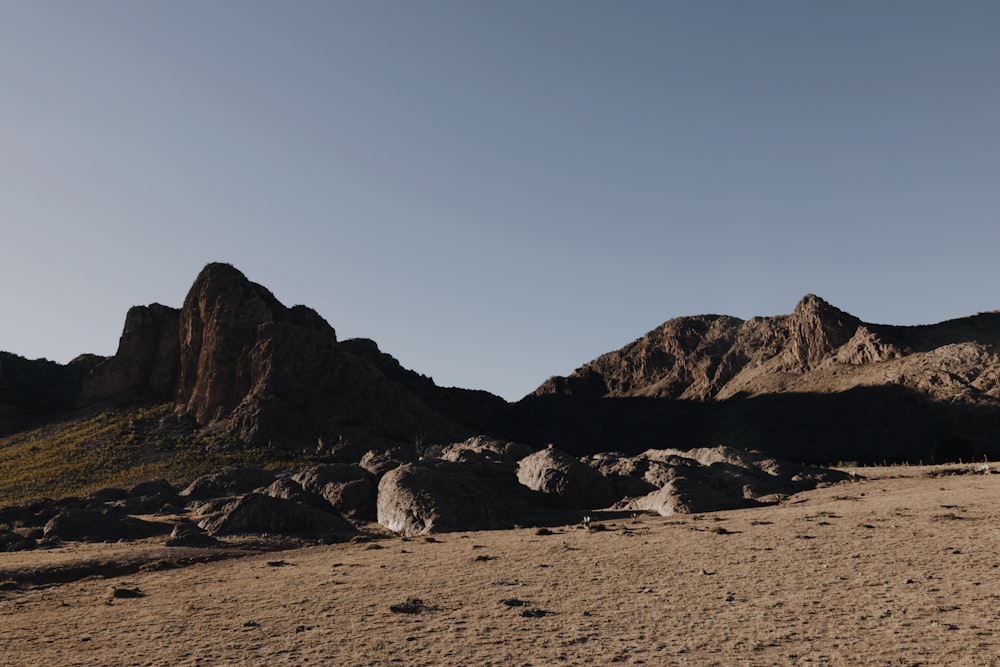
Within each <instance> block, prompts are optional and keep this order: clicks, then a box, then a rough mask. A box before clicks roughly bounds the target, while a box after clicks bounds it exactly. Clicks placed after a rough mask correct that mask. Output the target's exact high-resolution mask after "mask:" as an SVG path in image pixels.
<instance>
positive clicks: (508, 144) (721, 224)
mask: <svg viewBox="0 0 1000 667" xmlns="http://www.w3.org/2000/svg"><path fill="white" fill-rule="evenodd" d="M0 225H2V227H0V232H2V233H0V285H2V288H0V349H3V350H8V351H12V352H16V353H18V354H21V355H24V356H27V357H31V358H35V357H47V358H50V359H55V360H58V361H67V360H69V359H70V358H72V357H73V356H75V355H76V354H78V353H81V352H94V353H99V354H111V353H113V352H114V350H115V348H116V346H117V341H118V336H119V334H120V332H121V326H122V323H123V320H124V316H125V311H126V310H127V309H128V307H129V306H132V305H135V304H146V303H151V302H154V301H157V302H161V303H164V304H167V305H172V306H180V304H181V302H182V301H183V298H184V295H185V293H186V291H187V289H188V287H189V286H190V284H191V282H192V281H193V279H194V277H195V276H196V275H197V273H198V271H199V270H200V268H201V267H202V266H203V265H204V264H206V263H207V262H211V261H224V262H230V263H232V264H234V265H235V266H237V267H238V268H240V269H241V270H242V271H243V272H244V273H246V274H247V276H248V277H249V278H250V279H251V280H254V281H256V282H259V283H262V284H264V285H265V286H267V287H269V288H270V289H271V290H272V291H273V292H274V293H275V295H276V296H277V297H278V298H279V299H281V300H282V301H283V302H285V303H286V304H288V305H292V304H295V303H305V304H307V305H310V306H312V307H314V308H316V310H318V311H319V312H320V313H321V314H322V315H323V316H324V317H326V318H327V320H329V321H330V323H331V324H332V325H333V326H334V327H335V328H336V329H337V331H338V334H339V335H340V336H341V337H342V338H346V337H356V336H364V337H369V338H373V339H375V340H376V341H378V342H379V344H380V346H381V348H382V349H383V350H385V351H387V352H389V353H390V354H393V355H394V356H396V357H397V358H398V359H399V360H400V361H401V362H402V363H403V364H404V365H405V366H407V367H410V368H413V369H415V370H417V371H419V372H422V373H425V374H428V375H431V376H432V377H434V379H435V380H436V381H437V382H438V384H441V385H446V386H453V385H454V386H464V387H473V388H481V389H487V390H490V391H492V392H495V393H498V394H501V395H503V396H504V397H506V398H508V399H517V398H519V397H521V396H522V395H524V394H525V393H527V392H529V391H531V390H532V389H533V388H534V387H536V386H537V385H538V384H540V383H541V382H542V381H543V380H545V379H546V378H547V377H548V376H550V375H553V374H566V373H569V372H571V371H572V370H573V369H574V368H576V367H577V366H579V365H580V364H582V363H584V362H586V361H588V360H589V359H591V358H593V357H595V356H597V355H598V354H601V353H603V352H606V351H609V350H612V349H616V348H618V347H620V346H622V345H624V344H625V343H628V342H629V341H631V340H633V339H635V338H637V337H639V336H641V335H642V334H644V333H645V332H646V331H648V330H650V329H652V328H654V327H655V326H657V325H658V324H660V323H661V322H663V321H665V320H667V319H670V318H672V317H676V316H679V315H690V314H698V313H725V314H731V315H737V316H740V317H750V316H753V315H774V314H780V313H787V312H790V311H791V310H792V308H793V307H794V306H795V303H796V302H797V301H798V299H799V298H800V297H801V296H802V295H803V294H805V293H808V292H813V293H816V294H819V295H820V296H822V297H824V298H826V299H827V300H828V301H830V302H832V303H834V304H835V305H837V306H839V307H841V308H843V309H845V310H847V311H849V312H851V313H853V314H855V315H857V316H859V317H861V318H862V319H866V320H869V321H878V322H886V323H893V324H917V323H929V322H935V321H939V320H943V319H947V318H951V317H958V316H962V315H967V314H972V313H975V312H978V311H983V310H993V309H998V308H1000V281H998V280H997V276H998V271H997V259H998V254H1000V3H997V2H993V1H983V2H972V1H970V2H965V1H956V2H942V1H935V2H921V1H917V0H900V1H896V2H892V1H880V2H870V1H868V0H859V1H856V2H850V1H846V0H838V1H837V2H803V1H799V0H789V1H786V2H768V1H765V0H761V1H755V2H746V1H745V0H732V1H729V2H722V1H712V0H690V1H683V2H682V1H670V0H660V1H657V2H639V1H623V2H608V1H605V0H601V1H596V2H589V1H586V0H572V1H559V0H545V1H543V2H538V1H535V0H502V1H501V0H496V1H489V2H488V1H483V2H478V1H477V2H467V1H465V0H456V1H453V2H438V1H430V0H401V1H398V2H389V1H384V0H356V1H354V0H352V1H349V2H348V1H344V2H335V1H332V0H324V1H308V0H297V1H296V2H277V1H273V2H254V1H251V0H214V1H213V2H200V1H198V2H196V1H193V0H171V1H163V2H133V1H132V0H123V1H121V2H109V1H102V0H92V1H89V2H77V1H75V0H66V1H64V2H53V1H47V0H31V1H30V2H29V1H23V0H0Z"/></svg>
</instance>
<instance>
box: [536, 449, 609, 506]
mask: <svg viewBox="0 0 1000 667" xmlns="http://www.w3.org/2000/svg"><path fill="white" fill-rule="evenodd" d="M517 479H518V481H519V482H520V483H521V484H523V485H524V486H526V487H528V488H529V489H531V490H532V491H538V492H540V493H542V494H545V495H546V496H547V497H548V498H550V499H551V501H552V502H553V504H555V505H556V506H558V507H564V508H571V509H597V508H601V507H608V506H609V505H611V504H613V503H614V502H615V501H617V500H620V498H621V496H619V495H617V492H616V489H615V485H614V483H613V482H612V481H611V480H609V479H608V478H607V477H605V476H604V475H602V474H601V473H600V472H598V471H597V470H594V469H593V468H591V467H589V466H587V465H585V464H583V463H581V462H580V461H579V460H577V459H575V458H573V457H572V456H570V455H569V454H567V453H566V452H563V451H561V450H558V449H554V448H552V447H549V448H547V449H543V450H540V451H537V452H535V453H534V454H531V455H529V456H526V457H524V458H523V459H521V460H520V461H518V464H517Z"/></svg>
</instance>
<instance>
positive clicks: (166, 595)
mask: <svg viewBox="0 0 1000 667" xmlns="http://www.w3.org/2000/svg"><path fill="white" fill-rule="evenodd" d="M966 468H968V466H966ZM859 472H862V473H863V474H867V475H869V479H867V480H865V481H858V482H848V483H845V484H840V485H837V486H832V487H828V488H823V489H818V490H815V491H811V492H807V493H803V494H800V495H797V496H794V497H792V498H790V499H789V500H787V501H786V502H784V503H783V504H781V505H779V506H774V507H765V508H758V509H750V510H740V511H732V512H719V513H714V514H703V515H688V516H673V517H660V516H648V515H643V516H638V517H632V516H631V515H624V516H623V515H613V514H603V515H602V514H600V513H595V514H594V515H593V517H592V521H591V524H590V528H589V529H588V528H585V527H583V526H566V527H561V528H553V529H552V532H553V534H551V535H545V534H538V531H537V530H536V529H523V530H515V531H496V532H478V533H453V534H445V535H438V536H435V537H434V538H431V539H428V538H423V537H420V538H410V539H402V538H398V537H393V538H387V539H382V540H377V541H374V542H368V543H363V542H362V543H348V544H338V545H329V546H316V547H308V548H301V549H295V550H289V551H281V552H272V553H267V554H257V555H251V556H244V557H242V558H231V559H228V560H222V561H216V562H209V563H201V564H195V565H190V566H188V567H183V568H180V569H173V570H161V571H157V570H145V571H137V572H134V573H132V574H129V575H127V576H121V577H115V578H111V579H106V578H99V577H92V578H89V579H82V580H77V581H73V582H71V583H62V584H50V585H33V586H24V585H22V586H17V587H12V586H11V585H10V584H8V585H7V588H8V590H2V591H0V663H3V664H7V665H36V664H40V665H242V664H246V665H304V664H312V665H317V664H319V665H406V666H409V665H470V664H474V665H505V666H507V665H536V666H548V665H561V664H562V665H606V664H610V663H620V664H625V665H639V664H644V665H687V664H690V665H761V666H764V665H977V666H979V665H1000V638H998V628H1000V529H998V525H1000V475H997V474H992V475H982V474H980V475H969V474H966V475H949V474H942V473H943V472H947V469H942V468H894V469H876V470H873V469H866V470H862V471H859ZM74 549H75V551H74ZM116 549H117V550H119V555H121V553H124V552H129V553H134V554H138V553H140V552H142V550H143V549H145V550H146V552H147V553H146V556H147V560H148V559H150V558H154V557H155V554H154V553H152V552H151V551H150V550H151V549H153V547H152V546H151V545H77V546H75V547H68V548H65V549H57V550H53V551H50V552H34V553H32V554H0V570H6V572H7V574H8V575H9V574H10V573H11V572H14V573H16V572H17V571H18V568H23V567H27V566H28V565H32V563H33V566H35V567H37V566H38V565H39V563H38V561H39V559H50V560H51V562H52V563H58V562H78V561H80V560H81V559H88V558H93V557H95V555H96V554H98V552H100V550H104V551H103V552H101V553H105V555H106V552H108V551H110V550H116ZM129 550H131V551H129ZM150 554H152V555H150ZM126 555H127V554H126ZM137 557H138V556H137ZM32 559H33V560H32ZM60 559H62V561H60ZM50 565H51V563H50ZM109 586H117V587H119V588H122V589H129V590H134V589H138V590H139V592H140V593H141V594H142V596H141V597H133V598H125V597H122V598H119V597H111V596H110V595H109ZM408 598H409V600H408ZM407 612H409V613H407Z"/></svg>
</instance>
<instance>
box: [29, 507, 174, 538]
mask: <svg viewBox="0 0 1000 667" xmlns="http://www.w3.org/2000/svg"><path fill="white" fill-rule="evenodd" d="M168 532H170V526H169V525H167V524H163V523H159V522H154V521H143V520H142V519H136V518H135V517H131V516H129V515H128V514H125V513H124V512H122V511H120V510H115V509H111V508H109V509H89V508H83V509H70V510H66V511H64V512H61V513H59V514H57V515H56V516H54V517H52V519H50V520H49V522H48V523H47V524H45V532H44V538H45V539H46V540H51V541H55V540H61V541H64V542H67V541H72V542H118V541H121V540H124V541H130V540H141V539H145V538H148V537H155V536H157V535H164V534H166V533H168Z"/></svg>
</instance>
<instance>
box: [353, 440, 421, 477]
mask: <svg viewBox="0 0 1000 667" xmlns="http://www.w3.org/2000/svg"><path fill="white" fill-rule="evenodd" d="M418 458H419V457H418V456H417V452H416V450H414V449H408V448H406V447H392V448H389V449H385V450H375V449H373V450H370V451H368V452H365V455H364V456H362V457H361V464H360V465H361V467H362V468H364V469H365V470H367V471H368V472H370V473H371V474H372V475H374V476H375V478H376V479H378V478H380V477H382V475H384V474H386V473H387V472H389V471H390V470H392V469H393V468H398V467H399V466H401V465H403V464H404V463H413V462H414V461H416V460H417V459H418Z"/></svg>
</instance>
